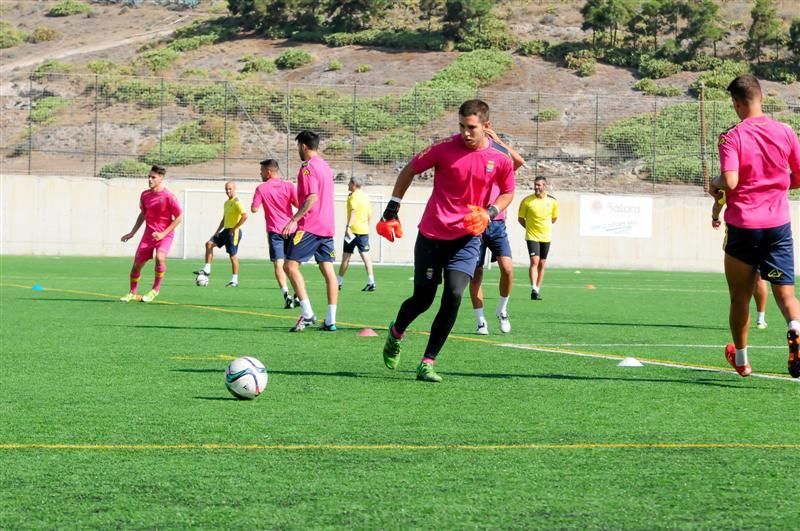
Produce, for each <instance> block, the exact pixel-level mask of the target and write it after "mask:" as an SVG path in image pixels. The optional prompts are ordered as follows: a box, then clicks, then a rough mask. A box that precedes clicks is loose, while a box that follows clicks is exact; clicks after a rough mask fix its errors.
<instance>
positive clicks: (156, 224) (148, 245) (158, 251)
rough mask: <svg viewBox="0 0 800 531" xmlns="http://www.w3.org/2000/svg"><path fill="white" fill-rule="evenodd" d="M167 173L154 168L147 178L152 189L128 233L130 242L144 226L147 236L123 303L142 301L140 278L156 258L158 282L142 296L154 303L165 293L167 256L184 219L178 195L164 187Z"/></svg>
mask: <svg viewBox="0 0 800 531" xmlns="http://www.w3.org/2000/svg"><path fill="white" fill-rule="evenodd" d="M166 174H167V170H166V168H164V166H159V165H157V164H156V165H154V166H153V167H152V168H150V173H149V174H148V175H147V186H148V189H147V190H145V191H144V192H142V195H141V196H140V198H139V217H137V218H136V223H134V224H133V228H132V229H131V231H130V232H129V233H127V234H124V235H123V236H122V241H123V242H127V241H128V240H130V239H131V238H133V236H134V235H135V234H136V232H137V231H138V230H139V227H141V226H142V223H144V234H142V240H141V241H140V242H139V247H138V248H137V249H136V255H135V256H134V257H133V267H132V268H131V283H130V286H131V290H130V293H128V294H127V295H125V296H124V297H122V298H120V300H121V301H122V302H131V301H136V300H140V299H139V296H138V295H137V291H138V290H139V279H140V278H141V277H142V268H143V267H144V265H145V264H146V263H147V261H148V260H150V259H151V258H153V253H155V256H156V266H155V279H154V280H153V288H152V289H151V290H150V291H148V292H147V293H146V294H145V295H142V297H141V301H142V302H153V300H155V298H156V297H158V293H159V291H160V290H161V283H162V282H163V280H164V274H165V273H166V271H167V254H169V249H170V247H171V246H172V240H173V238H174V237H175V227H177V226H178V224H179V223H180V222H181V219H182V218H183V211H182V210H181V205H180V203H178V200H177V199H176V198H175V195H174V194H173V193H172V192H170V191H169V190H167V188H166V187H165V186H164V176H165V175H166Z"/></svg>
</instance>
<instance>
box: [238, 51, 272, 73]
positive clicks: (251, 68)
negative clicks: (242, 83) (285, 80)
mask: <svg viewBox="0 0 800 531" xmlns="http://www.w3.org/2000/svg"><path fill="white" fill-rule="evenodd" d="M239 62H240V63H244V64H243V65H242V68H240V69H239V72H242V73H243V74H249V73H252V72H262V73H265V74H274V73H275V72H277V71H278V67H277V66H276V65H275V61H273V60H272V59H269V58H268V57H256V56H255V55H245V56H244V57H242V58H241V59H239Z"/></svg>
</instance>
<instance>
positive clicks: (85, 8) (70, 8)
mask: <svg viewBox="0 0 800 531" xmlns="http://www.w3.org/2000/svg"><path fill="white" fill-rule="evenodd" d="M91 10H92V8H91V6H89V5H88V4H84V3H83V2H79V1H78V0H61V1H60V2H58V3H57V4H56V5H54V6H53V7H51V8H50V11H48V12H47V16H49V17H69V16H71V15H80V14H82V13H88V12H89V11H91Z"/></svg>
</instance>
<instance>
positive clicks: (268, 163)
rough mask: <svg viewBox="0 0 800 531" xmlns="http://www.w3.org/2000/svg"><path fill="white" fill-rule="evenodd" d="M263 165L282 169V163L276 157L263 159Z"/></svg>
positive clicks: (273, 168)
mask: <svg viewBox="0 0 800 531" xmlns="http://www.w3.org/2000/svg"><path fill="white" fill-rule="evenodd" d="M261 167H262V168H267V169H268V170H275V171H278V170H280V168H281V167H280V165H278V161H277V160H275V159H266V160H262V161H261Z"/></svg>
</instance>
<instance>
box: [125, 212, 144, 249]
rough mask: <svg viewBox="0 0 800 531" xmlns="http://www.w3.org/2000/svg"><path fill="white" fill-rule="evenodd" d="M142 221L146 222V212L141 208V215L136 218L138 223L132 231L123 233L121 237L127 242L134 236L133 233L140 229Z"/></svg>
mask: <svg viewBox="0 0 800 531" xmlns="http://www.w3.org/2000/svg"><path fill="white" fill-rule="evenodd" d="M142 223H144V212H142V211H141V210H140V211H139V217H137V218H136V223H134V224H133V228H132V229H131V231H130V232H129V233H128V234H123V235H122V238H121V239H122V241H123V242H126V241H128V240H130V239H131V238H133V235H134V234H136V231H138V230H139V227H141V226H142Z"/></svg>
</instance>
